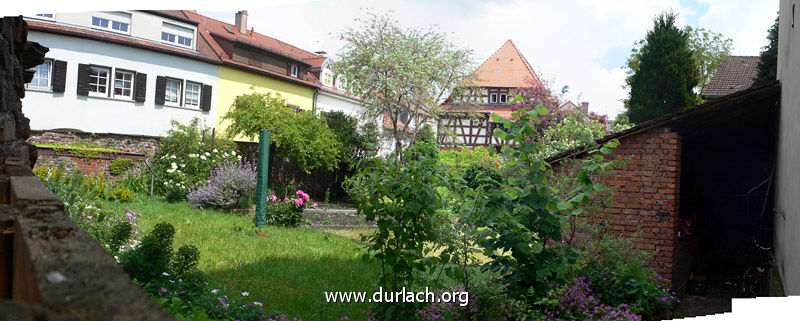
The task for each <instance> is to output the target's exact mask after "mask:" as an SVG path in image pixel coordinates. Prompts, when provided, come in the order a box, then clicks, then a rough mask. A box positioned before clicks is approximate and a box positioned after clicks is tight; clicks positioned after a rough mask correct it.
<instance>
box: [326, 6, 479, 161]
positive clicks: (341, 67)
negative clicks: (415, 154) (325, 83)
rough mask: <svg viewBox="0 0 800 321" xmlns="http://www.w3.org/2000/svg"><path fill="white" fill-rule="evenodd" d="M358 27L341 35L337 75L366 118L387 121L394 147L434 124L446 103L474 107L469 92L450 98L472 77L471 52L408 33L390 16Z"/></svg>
mask: <svg viewBox="0 0 800 321" xmlns="http://www.w3.org/2000/svg"><path fill="white" fill-rule="evenodd" d="M357 21H358V22H360V23H361V25H360V26H358V28H351V29H347V30H346V31H345V32H343V33H342V34H340V35H339V39H340V40H342V41H343V42H344V43H345V45H344V48H343V50H342V51H341V52H340V53H339V57H338V60H337V62H336V72H337V73H339V74H341V75H342V76H343V77H344V78H345V79H347V82H348V86H347V88H348V91H350V92H351V93H352V94H354V95H355V96H358V97H361V98H362V106H363V107H364V109H365V110H366V111H365V114H366V116H367V117H368V118H370V119H374V118H378V117H382V116H385V117H387V118H388V121H389V123H391V128H392V129H391V131H392V136H393V138H394V141H395V146H398V147H399V146H401V144H402V142H403V141H405V140H407V139H409V140H410V139H413V138H412V134H411V130H412V129H416V128H420V126H421V125H422V123H423V122H424V119H423V118H431V117H432V118H434V119H436V118H437V117H438V115H439V112H440V111H441V108H442V107H441V104H440V103H441V101H443V100H444V99H445V98H449V99H450V102H451V103H453V104H460V105H465V104H469V103H470V102H471V101H470V96H469V95H461V94H460V93H462V92H468V91H461V90H456V91H454V92H453V93H452V95H450V89H452V88H455V87H456V86H457V85H460V84H463V83H468V80H469V79H472V78H473V77H474V76H473V66H472V57H471V56H472V52H471V51H470V50H468V49H462V48H459V47H458V46H457V45H456V44H454V43H453V42H451V41H450V40H449V39H447V37H446V35H445V34H444V33H441V32H440V31H439V30H437V29H435V28H433V27H431V28H405V27H403V26H401V25H400V23H399V22H398V21H397V20H395V19H393V18H392V17H390V16H388V15H378V14H373V13H370V14H368V16H367V18H366V19H363V20H361V19H358V20H357ZM448 95H450V96H449V97H448ZM471 103H472V105H474V102H471ZM465 107H466V106H465ZM412 143H413V142H412ZM398 152H399V154H402V150H400V151H398Z"/></svg>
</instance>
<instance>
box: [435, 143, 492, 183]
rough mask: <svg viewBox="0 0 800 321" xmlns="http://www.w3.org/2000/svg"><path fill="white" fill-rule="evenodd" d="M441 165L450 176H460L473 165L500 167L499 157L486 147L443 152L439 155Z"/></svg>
mask: <svg viewBox="0 0 800 321" xmlns="http://www.w3.org/2000/svg"><path fill="white" fill-rule="evenodd" d="M440 156H441V161H442V165H444V167H445V169H446V170H447V172H448V173H449V174H450V175H455V176H461V177H463V176H464V174H465V170H466V169H468V168H469V167H470V166H472V165H474V164H480V166H482V167H486V168H488V167H490V166H495V167H499V166H500V157H498V155H497V153H495V152H494V151H493V150H491V149H490V148H489V147H486V146H477V147H474V148H462V149H450V150H443V151H441V153H440Z"/></svg>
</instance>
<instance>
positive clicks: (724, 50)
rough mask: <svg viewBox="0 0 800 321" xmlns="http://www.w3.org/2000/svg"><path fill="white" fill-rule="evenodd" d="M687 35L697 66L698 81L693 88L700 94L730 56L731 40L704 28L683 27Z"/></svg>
mask: <svg viewBox="0 0 800 321" xmlns="http://www.w3.org/2000/svg"><path fill="white" fill-rule="evenodd" d="M684 30H685V31H686V33H688V34H689V49H690V50H691V51H692V58H694V61H695V63H696V65H697V73H698V75H699V76H700V81H699V82H698V83H697V86H696V87H695V91H696V92H700V91H701V90H702V89H703V87H705V86H706V84H708V82H709V81H710V80H711V76H712V75H713V74H714V72H715V71H716V70H717V68H719V66H720V65H721V64H722V61H723V60H725V57H727V56H729V55H730V54H731V48H733V40H732V39H730V38H726V37H725V36H724V35H723V34H721V33H715V32H712V31H710V30H706V29H704V28H692V27H691V26H686V27H684Z"/></svg>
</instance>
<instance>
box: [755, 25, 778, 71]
mask: <svg viewBox="0 0 800 321" xmlns="http://www.w3.org/2000/svg"><path fill="white" fill-rule="evenodd" d="M767 39H769V44H768V45H767V46H766V47H764V48H762V49H763V51H761V57H760V58H761V60H760V61H759V62H758V75H757V76H756V79H755V80H754V81H755V82H756V83H760V82H767V81H773V80H775V79H777V74H778V18H775V23H773V24H772V27H769V31H768V33H767Z"/></svg>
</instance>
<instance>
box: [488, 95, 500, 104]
mask: <svg viewBox="0 0 800 321" xmlns="http://www.w3.org/2000/svg"><path fill="white" fill-rule="evenodd" d="M497 98H498V97H497V93H491V94H489V103H490V104H496V103H497Z"/></svg>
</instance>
